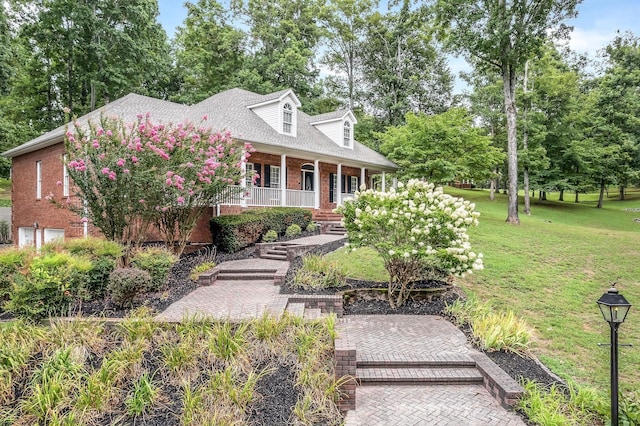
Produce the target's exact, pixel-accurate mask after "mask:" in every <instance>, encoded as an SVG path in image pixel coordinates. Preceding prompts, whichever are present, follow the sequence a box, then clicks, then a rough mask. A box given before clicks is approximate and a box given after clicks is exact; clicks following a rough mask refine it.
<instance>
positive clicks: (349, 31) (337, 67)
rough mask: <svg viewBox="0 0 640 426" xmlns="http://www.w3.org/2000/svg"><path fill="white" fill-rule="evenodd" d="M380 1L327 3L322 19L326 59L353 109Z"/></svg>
mask: <svg viewBox="0 0 640 426" xmlns="http://www.w3.org/2000/svg"><path fill="white" fill-rule="evenodd" d="M377 4H378V2H377V1H376V0H335V1H333V2H330V3H329V4H328V5H327V7H326V8H325V9H324V11H323V15H322V18H321V19H322V27H323V29H324V30H325V31H326V32H327V34H326V36H325V37H326V43H325V44H326V46H327V49H328V50H327V52H326V53H325V54H324V56H323V58H322V62H323V63H324V64H326V65H328V66H329V67H330V68H331V70H332V71H333V72H336V73H337V75H336V76H334V79H333V84H335V86H337V87H340V89H342V90H340V92H341V94H342V95H343V97H344V98H346V100H347V105H348V107H349V109H351V110H353V109H354V108H355V101H356V99H357V98H358V97H359V96H360V95H361V93H360V90H359V89H358V87H357V85H358V79H359V77H360V78H361V76H360V74H361V73H360V72H359V70H360V65H361V62H362V60H361V52H362V50H363V48H364V46H365V35H366V31H367V22H368V19H369V17H370V16H371V15H372V14H373V10H374V8H375V7H376V6H377Z"/></svg>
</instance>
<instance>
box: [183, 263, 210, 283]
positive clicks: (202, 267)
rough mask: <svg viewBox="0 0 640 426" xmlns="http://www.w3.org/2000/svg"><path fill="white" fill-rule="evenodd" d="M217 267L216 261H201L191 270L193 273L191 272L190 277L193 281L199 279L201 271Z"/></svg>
mask: <svg viewBox="0 0 640 426" xmlns="http://www.w3.org/2000/svg"><path fill="white" fill-rule="evenodd" d="M215 267H216V262H204V263H201V264H199V265H198V266H196V267H195V268H193V269H192V270H191V273H190V274H189V278H191V279H192V280H193V281H198V277H199V276H200V274H201V273H203V272H207V271H209V270H211V269H213V268H215Z"/></svg>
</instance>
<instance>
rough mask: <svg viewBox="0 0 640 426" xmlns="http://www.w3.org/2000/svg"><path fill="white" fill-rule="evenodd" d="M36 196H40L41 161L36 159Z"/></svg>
mask: <svg viewBox="0 0 640 426" xmlns="http://www.w3.org/2000/svg"><path fill="white" fill-rule="evenodd" d="M36 198H38V199H40V198H42V161H36Z"/></svg>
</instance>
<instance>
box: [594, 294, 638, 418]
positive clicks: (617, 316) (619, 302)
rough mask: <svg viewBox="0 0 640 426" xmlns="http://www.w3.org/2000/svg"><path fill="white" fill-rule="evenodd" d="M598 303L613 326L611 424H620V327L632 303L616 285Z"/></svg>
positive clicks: (606, 319) (605, 317) (605, 318)
mask: <svg viewBox="0 0 640 426" xmlns="http://www.w3.org/2000/svg"><path fill="white" fill-rule="evenodd" d="M614 285H615V284H614ZM597 303H598V307H599V308H600V311H601V312H602V316H603V317H604V320H605V321H606V322H608V323H609V326H610V327H611V426H618V327H620V324H622V323H623V322H624V319H625V318H626V317H627V314H628V313H629V309H631V304H630V303H629V302H627V299H625V298H624V296H623V295H621V294H619V293H618V289H617V288H615V287H611V288H610V289H609V290H608V291H607V292H606V293H605V294H603V295H602V296H601V297H600V299H598V302H597Z"/></svg>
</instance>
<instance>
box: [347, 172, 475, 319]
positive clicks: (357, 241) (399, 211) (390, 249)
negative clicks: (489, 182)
mask: <svg viewBox="0 0 640 426" xmlns="http://www.w3.org/2000/svg"><path fill="white" fill-rule="evenodd" d="M474 208H475V205H473V204H471V203H469V202H468V201H464V200H463V199H461V198H456V197H452V196H450V195H447V194H445V193H444V192H443V190H442V188H436V187H435V186H434V185H433V184H430V183H427V182H422V181H419V180H417V179H413V180H410V181H409V182H408V183H407V184H406V185H404V184H402V183H399V184H398V190H397V191H396V190H394V189H393V188H392V189H391V190H390V191H389V192H378V191H374V190H367V191H363V192H357V193H356V194H355V198H353V199H351V200H347V201H346V202H345V203H344V205H343V206H340V207H338V208H337V209H336V211H337V212H338V213H341V214H342V215H344V219H343V222H344V226H345V228H346V229H347V233H348V236H349V244H350V245H351V247H352V248H353V249H354V250H355V249H356V248H358V247H371V248H373V249H374V250H376V251H377V252H378V253H379V254H380V256H381V257H382V259H383V260H384V264H385V268H386V269H387V271H388V272H389V277H390V278H389V286H388V287H389V291H388V294H389V303H390V305H391V307H396V306H400V305H402V304H403V303H404V302H406V300H407V298H408V297H409V292H410V290H411V288H412V286H413V282H415V281H417V280H420V279H421V278H422V277H421V274H422V273H423V272H424V271H425V269H431V270H434V271H446V272H447V273H448V274H453V275H465V274H467V273H471V272H472V271H473V270H474V269H482V254H476V253H474V252H472V251H471V244H469V236H468V234H467V228H469V227H470V226H476V225H477V224H478V216H479V215H480V213H477V212H475V211H474Z"/></svg>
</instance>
